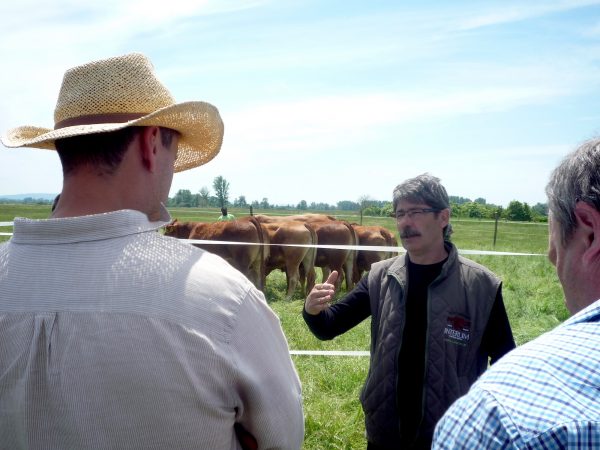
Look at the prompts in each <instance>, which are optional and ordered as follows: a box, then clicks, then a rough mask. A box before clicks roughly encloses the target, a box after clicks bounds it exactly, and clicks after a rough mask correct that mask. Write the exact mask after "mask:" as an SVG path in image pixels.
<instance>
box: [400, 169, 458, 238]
mask: <svg viewBox="0 0 600 450" xmlns="http://www.w3.org/2000/svg"><path fill="white" fill-rule="evenodd" d="M401 200H408V201H410V202H413V203H424V204H426V205H428V206H429V207H431V208H435V209H439V210H442V209H446V208H450V200H449V199H448V193H447V192H446V188H445V187H444V186H442V184H441V183H440V179H439V178H437V177H434V176H433V175H430V174H428V173H423V174H421V175H418V176H416V177H414V178H409V179H408V180H406V181H404V182H402V183H400V184H399V185H398V186H396V187H395V188H394V193H393V198H392V204H393V207H394V211H396V210H397V209H398V203H400V201H401ZM451 234H452V227H451V226H450V224H448V225H446V226H445V227H444V239H446V240H449V239H450V235H451Z"/></svg>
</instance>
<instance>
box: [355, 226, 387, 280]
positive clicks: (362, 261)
mask: <svg viewBox="0 0 600 450" xmlns="http://www.w3.org/2000/svg"><path fill="white" fill-rule="evenodd" d="M352 228H354V230H355V231H356V234H357V235H358V241H359V245H366V246H381V247H397V246H398V240H397V239H396V237H395V236H394V235H393V234H392V233H391V231H390V230H388V229H387V228H385V227H381V226H379V225H358V224H356V223H353V224H352ZM393 255H394V252H391V251H387V250H382V251H375V250H359V251H358V254H357V255H356V264H355V265H354V274H353V280H354V282H355V283H358V282H359V281H360V278H361V277H362V275H363V273H364V272H367V271H369V270H371V265H372V264H373V263H376V262H378V261H382V260H384V259H388V258H391V257H392V256H393Z"/></svg>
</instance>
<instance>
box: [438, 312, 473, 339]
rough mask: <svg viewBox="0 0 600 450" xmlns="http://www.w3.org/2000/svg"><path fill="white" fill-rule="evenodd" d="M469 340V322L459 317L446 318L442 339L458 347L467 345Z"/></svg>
mask: <svg viewBox="0 0 600 450" xmlns="http://www.w3.org/2000/svg"><path fill="white" fill-rule="evenodd" d="M470 338H471V321H470V320H469V319H465V318H464V317H461V316H448V318H447V319H446V328H444V339H445V340H446V341H448V342H452V343H453V344H458V345H463V346H464V345H467V344H468V342H469V339H470Z"/></svg>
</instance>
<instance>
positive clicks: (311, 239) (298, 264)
mask: <svg viewBox="0 0 600 450" xmlns="http://www.w3.org/2000/svg"><path fill="white" fill-rule="evenodd" d="M164 231H165V235H166V236H172V237H176V238H179V239H196V240H202V241H222V242H223V241H228V242H243V243H246V245H242V244H230V245H229V244H217V243H214V244H213V243H195V244H194V245H197V246H198V247H201V248H204V249H205V250H207V251H210V252H212V253H216V254H217V255H219V256H221V257H223V258H224V259H225V260H227V261H228V262H229V263H230V264H231V265H232V266H234V267H236V268H237V269H238V270H239V271H241V272H242V273H243V274H244V275H246V276H247V277H248V279H249V280H250V281H252V282H253V283H254V285H255V286H256V287H257V288H258V289H261V290H264V287H265V283H266V277H267V275H268V274H269V273H271V272H272V271H273V270H275V269H280V270H282V271H283V272H284V273H285V274H286V278H287V298H291V296H292V295H293V293H294V292H295V290H296V288H297V287H298V285H300V286H301V288H302V291H303V295H306V294H307V293H308V292H309V291H310V290H311V289H312V288H313V286H314V285H315V282H316V274H315V267H320V268H321V270H322V276H323V280H325V279H327V277H328V276H329V273H330V272H331V271H333V270H336V271H337V272H338V273H339V274H340V276H339V277H338V281H337V283H336V284H337V286H336V287H338V286H339V284H340V283H342V282H343V281H344V280H345V282H346V288H347V289H348V290H350V289H351V288H352V287H353V286H354V284H355V283H357V282H358V280H360V277H361V276H362V274H363V273H364V272H365V271H368V270H369V269H370V268H371V264H373V263H374V262H377V261H380V260H382V259H386V258H389V257H391V256H393V254H392V253H393V252H390V251H389V249H383V250H382V251H373V250H360V249H356V248H352V247H353V246H354V247H355V246H382V247H397V246H398V242H397V240H396V238H395V237H394V235H393V234H392V233H391V232H390V231H389V230H388V229H387V228H384V227H380V226H363V225H358V224H354V223H352V224H351V223H348V222H346V221H343V220H337V219H336V218H334V217H332V216H327V215H323V214H302V215H293V216H267V215H254V216H246V217H241V218H238V219H235V220H232V221H224V222H210V223H205V222H179V221H178V220H177V219H175V220H173V221H172V222H171V223H170V224H168V225H166V226H165V228H164ZM339 246H342V247H341V248H340V247H339Z"/></svg>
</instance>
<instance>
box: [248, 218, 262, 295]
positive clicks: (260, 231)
mask: <svg viewBox="0 0 600 450" xmlns="http://www.w3.org/2000/svg"><path fill="white" fill-rule="evenodd" d="M248 219H249V220H250V222H252V223H253V224H254V226H255V227H256V231H257V234H258V241H259V243H260V250H259V255H260V281H259V283H258V284H259V285H260V290H261V291H264V290H265V285H266V282H267V276H266V267H265V264H266V260H267V253H266V251H265V236H264V233H263V227H262V225H261V224H260V222H259V221H258V220H257V219H256V218H255V217H254V216H249V217H248Z"/></svg>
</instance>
